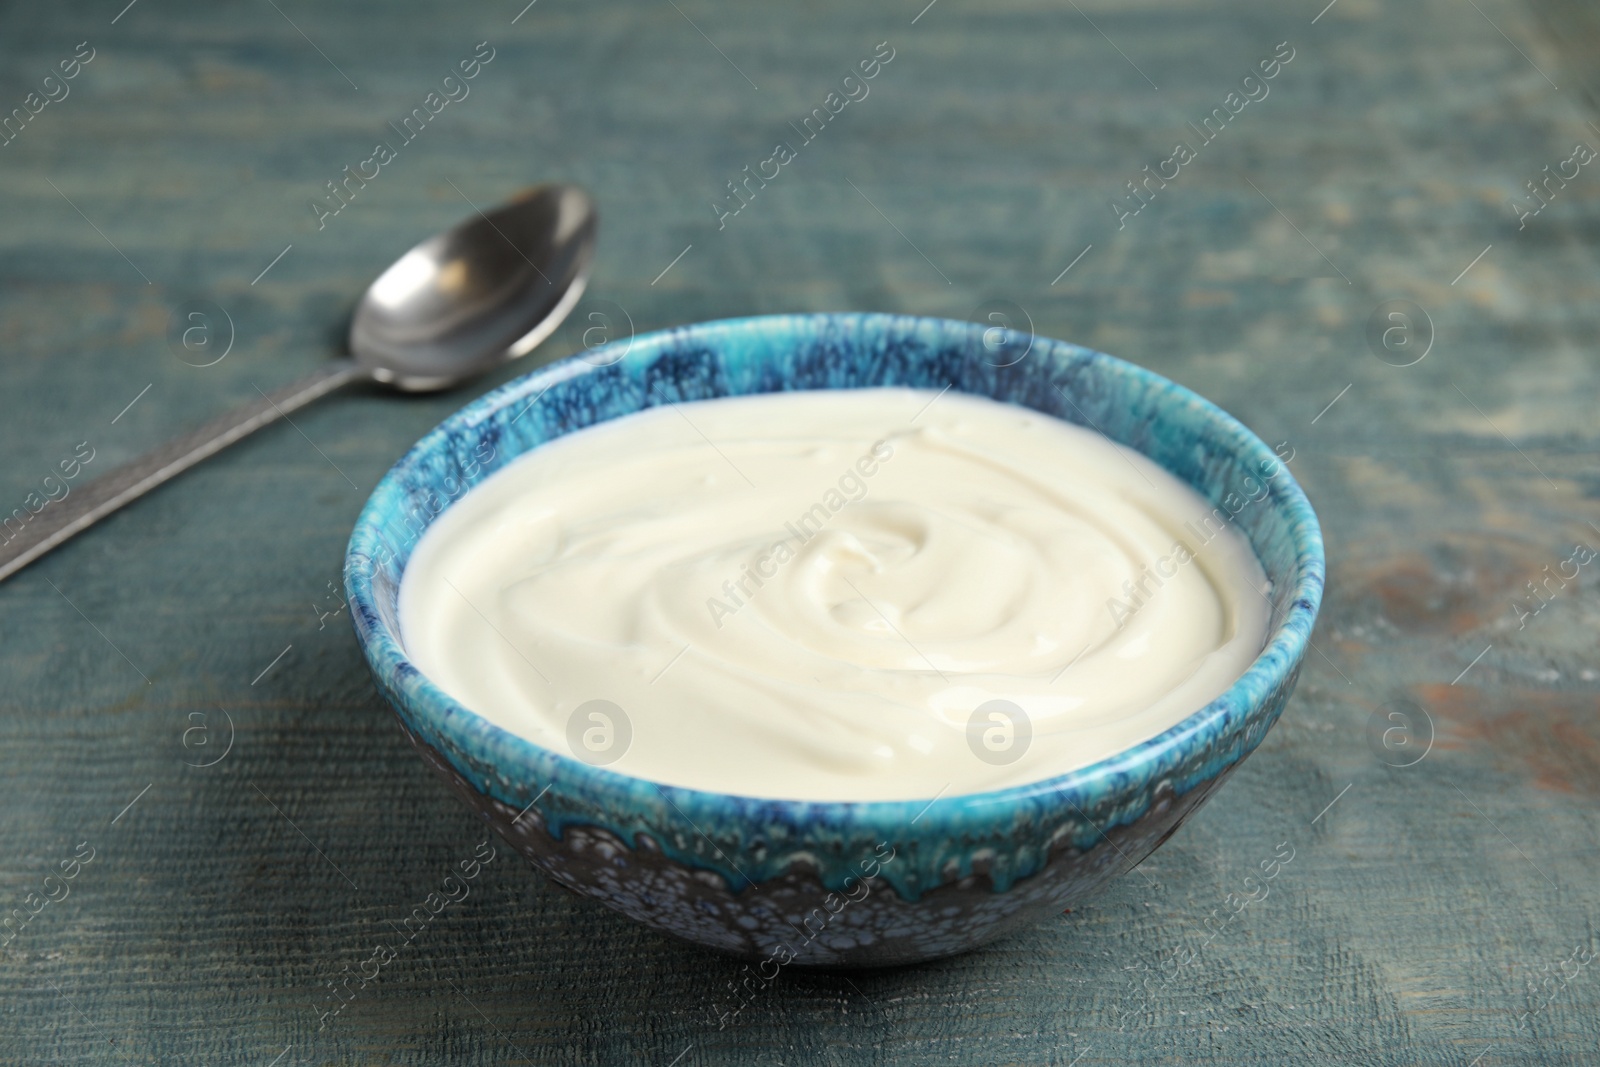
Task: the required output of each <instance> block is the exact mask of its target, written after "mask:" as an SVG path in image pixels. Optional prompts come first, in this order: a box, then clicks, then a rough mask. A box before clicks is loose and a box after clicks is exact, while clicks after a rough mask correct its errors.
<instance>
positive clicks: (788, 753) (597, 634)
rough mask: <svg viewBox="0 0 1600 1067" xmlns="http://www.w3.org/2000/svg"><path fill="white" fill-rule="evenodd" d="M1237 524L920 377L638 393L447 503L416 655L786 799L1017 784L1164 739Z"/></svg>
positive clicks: (510, 724) (607, 756) (1151, 471)
mask: <svg viewBox="0 0 1600 1067" xmlns="http://www.w3.org/2000/svg"><path fill="white" fill-rule="evenodd" d="M1267 593H1268V583H1267V579H1266V576H1265V574H1264V573H1263V571H1262V569H1261V565H1260V563H1259V562H1258V561H1257V560H1256V558H1255V555H1254V554H1253V552H1252V551H1251V549H1250V546H1249V544H1248V542H1247V541H1246V540H1245V539H1244V537H1243V536H1242V535H1241V534H1240V533H1239V532H1238V531H1237V530H1236V529H1235V528H1234V527H1233V525H1231V524H1230V523H1229V521H1228V513H1227V512H1225V511H1221V510H1220V509H1217V508H1214V507H1213V506H1212V505H1211V504H1209V503H1207V502H1206V501H1205V500H1204V499H1202V498H1201V497H1200V496H1199V494H1197V493H1196V492H1195V491H1194V490H1192V489H1191V488H1189V487H1188V486H1187V485H1185V484H1183V483H1182V482H1180V481H1179V480H1178V479H1177V478H1175V477H1174V476H1173V475H1171V474H1168V473H1167V472H1166V471H1165V470H1163V469H1162V468H1161V467H1159V466H1158V465H1156V464H1155V463H1153V462H1152V461H1150V460H1148V459H1146V458H1145V457H1144V456H1142V455H1141V454H1139V453H1137V452H1135V451H1133V450H1132V449H1129V448H1126V447H1123V446H1121V445H1118V444H1116V443H1114V442H1112V441H1111V440H1109V439H1108V438H1106V437H1104V436H1102V435H1100V434H1098V433H1095V432H1093V431H1090V430H1086V429H1083V428H1080V427H1077V426H1074V425H1071V424H1069V423H1066V422H1063V421H1061V420H1058V419H1054V418H1051V417H1049V416H1046V415H1042V414H1039V413H1037V412H1034V411H1030V410H1028V409H1025V408H1020V407H1015V406H1011V405H1008V404H1002V403H999V402H996V401H992V400H988V399H983V398H978V397H973V396H968V395H966V394H961V393H955V392H946V393H942V394H939V393H934V392H929V391H920V390H911V389H864V390H828V391H820V392H793V393H777V394H764V395H758V396H749V397H737V398H728V399H720V400H714V401H702V402H694V403H684V404H673V405H667V406H663V407H657V408H651V409H649V410H647V411H643V412H640V413H638V414H634V415H630V416H627V417H625V418H622V419H617V420H614V421H611V422H606V423H602V424H600V425H598V426H594V427H591V428H588V429H585V430H581V431H579V432H576V433H573V434H569V435H567V436H564V437H561V438H558V439H556V440H554V441H552V442H550V443H548V444H546V445H543V446H541V447H539V448H537V449H535V450H533V451H531V452H529V453H528V454H527V455H524V456H522V457H520V458H518V459H517V460H515V461H514V462H512V463H511V464H509V465H508V466H507V467H506V468H505V469H503V470H501V471H499V472H497V473H495V474H494V475H492V476H491V477H490V478H488V479H486V480H485V481H484V482H483V483H482V484H481V485H479V486H477V487H475V488H473V489H472V490H471V491H469V492H468V493H467V494H466V495H465V496H463V497H462V498H461V499H460V500H458V501H457V502H456V503H455V504H454V505H453V506H452V507H450V508H449V509H448V510H446V511H445V512H444V513H443V514H442V515H441V516H440V517H439V518H438V520H437V521H435V522H434V524H433V525H432V526H431V527H430V528H429V529H428V531H427V532H426V533H425V534H424V536H423V537H422V539H421V540H420V541H419V542H418V544H417V546H416V549H415V551H414V553H413V555H412V557H411V559H410V561H409V563H408V564H407V566H406V569H405V574H404V578H403V580H402V586H401V592H400V617H401V629H402V633H403V639H404V643H405V646H406V651H407V653H408V654H409V655H410V657H411V658H412V660H413V661H414V662H415V664H416V665H417V667H418V668H419V669H420V670H421V671H422V672H423V673H424V674H425V675H427V676H428V677H429V678H430V679H431V680H432V681H433V682H435V683H436V684H437V685H438V686H440V687H441V688H442V689H444V690H445V691H446V692H447V693H449V694H450V695H451V696H453V697H454V698H455V699H456V700H458V701H459V702H460V703H462V704H463V705H465V706H466V707H468V708H470V709H472V710H473V711H474V712H476V713H477V714H479V715H481V716H483V717H485V718H486V719H488V720H490V721H491V722H493V723H495V724H497V725H499V726H501V727H503V728H504V729H506V730H508V731H511V732H512V733H515V734H518V735H521V736H523V737H525V738H527V739H528V740H530V741H533V742H534V743H536V744H539V745H541V746H544V747H546V748H550V749H553V750H556V751H560V752H563V753H570V754H573V755H576V756H578V757H579V758H581V759H585V760H587V761H588V762H591V763H596V764H603V765H606V766H608V767H610V769H612V770H615V771H620V772H622V773H625V774H629V775H634V776H637V777H640V778H645V779H649V780H652V781H656V782H660V783H665V784H671V785H679V786H687V787H692V788H696V789H703V790H710V791H715V792H724V793H735V794H742V795H747V796H757V797H770V798H789V799H802V800H823V801H851V800H859V801H866V800H891V799H915V798H931V797H934V796H937V795H944V796H954V795H960V794H966V793H977V792H984V791H987V790H991V789H998V788H1001V787H1005V786H1011V785H1017V784H1021V783H1026V782H1032V781H1038V780H1041V779H1044V778H1049V777H1053V776H1055V775H1058V774H1061V773H1064V772H1066V771H1069V770H1073V769H1075V768H1078V767H1082V766H1085V765H1087V764H1089V763H1092V762H1094V761H1096V760H1099V759H1102V758H1104V757H1106V756H1110V755H1113V754H1115V753H1116V752H1119V751H1121V750H1123V749H1126V748H1128V747H1129V746H1131V745H1134V744H1137V743H1138V742H1140V741H1143V740H1145V739H1148V738H1150V737H1153V736H1155V735H1156V734H1158V733H1161V732H1162V731H1163V730H1166V729H1168V728H1169V727H1171V726H1173V725H1174V724H1176V723H1177V722H1179V721H1180V720H1182V719H1183V718H1185V717H1187V716H1188V715H1190V714H1191V713H1193V712H1195V711H1197V710H1198V709H1199V708H1201V707H1203V706H1204V705H1205V704H1207V703H1208V702H1209V701H1211V700H1212V699H1214V698H1215V697H1216V696H1218V695H1219V694H1221V693H1222V692H1223V691H1224V690H1226V689H1227V688H1228V687H1229V686H1230V685H1231V684H1232V683H1233V682H1234V681H1235V680H1236V679H1237V678H1238V677H1239V676H1240V675H1241V674H1242V673H1243V672H1244V671H1245V669H1246V668H1247V667H1248V666H1249V665H1250V663H1251V661H1252V660H1254V658H1255V657H1256V656H1257V655H1258V654H1259V652H1260V651H1261V649H1262V647H1263V644H1264V642H1265V638H1266V632H1267V624H1268V617H1269V614H1270V605H1269V603H1268V600H1267Z"/></svg>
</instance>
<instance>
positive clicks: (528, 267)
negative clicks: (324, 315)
mask: <svg viewBox="0 0 1600 1067" xmlns="http://www.w3.org/2000/svg"><path fill="white" fill-rule="evenodd" d="M598 226H599V219H598V216H597V214H596V212H595V209H594V202H593V201H592V200H591V199H590V198H589V195H588V194H587V193H585V192H584V191H583V190H582V189H579V188H578V187H577V186H574V185H540V186H536V187H534V188H532V189H528V190H526V191H525V192H523V193H521V194H519V195H518V196H517V197H515V198H514V199H513V200H511V202H509V203H507V204H505V205H503V206H501V207H499V208H496V209H495V210H493V211H491V212H489V213H488V214H484V213H483V212H478V214H477V215H476V216H475V217H473V218H469V219H467V220H466V221H464V222H462V223H461V224H460V225H458V226H456V227H455V228H454V229H451V230H447V231H445V232H444V233H441V234H437V235H436V236H433V237H430V238H428V239H427V240H426V241H423V242H422V243H421V244H419V245H417V246H416V247H415V248H413V249H411V250H410V251H409V252H407V253H406V254H405V255H403V256H401V257H400V258H399V259H398V260H397V261H395V263H394V264H393V265H392V266H391V267H389V269H388V270H386V271H384V272H383V273H382V274H381V275H379V276H378V278H377V280H376V281H374V282H373V283H372V285H371V286H369V287H368V289H367V291H366V293H365V294H363V295H362V297H361V302H360V303H359V304H358V305H357V306H356V311H355V316H354V317H353V318H352V320H351V323H350V354H351V355H352V356H353V357H354V358H355V360H356V362H357V363H358V364H359V365H360V366H361V367H362V368H363V369H365V370H366V371H367V372H368V373H369V374H370V375H371V376H372V378H374V379H375V380H377V381H380V382H383V383H385V384H388V385H392V386H394V387H396V388H398V389H403V390H406V391H410V392H422V391H428V390H435V389H443V388H447V387H449V386H451V385H454V384H456V383H457V382H460V381H462V380H464V379H466V378H470V377H475V376H477V375H479V374H482V373H484V372H486V371H489V370H491V369H492V368H493V367H495V366H496V365H498V364H500V363H502V362H504V361H505V360H508V359H514V358H516V357H518V356H523V355H526V354H527V353H528V352H531V351H532V350H533V349H534V347H535V346H537V345H538V344H539V343H540V342H541V341H543V340H544V339H545V338H546V337H548V336H549V335H550V333H551V332H553V331H554V330H555V329H556V328H557V327H558V326H559V325H560V324H561V322H562V320H563V319H565V318H566V315H567V312H568V311H570V310H571V309H572V306H573V305H574V304H576V303H577V302H578V299H579V298H580V297H581V296H582V295H583V290H584V286H585V285H586V284H587V282H588V278H589V269H590V265H591V264H592V262H593V259H594V245H595V235H596V230H597V229H598Z"/></svg>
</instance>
